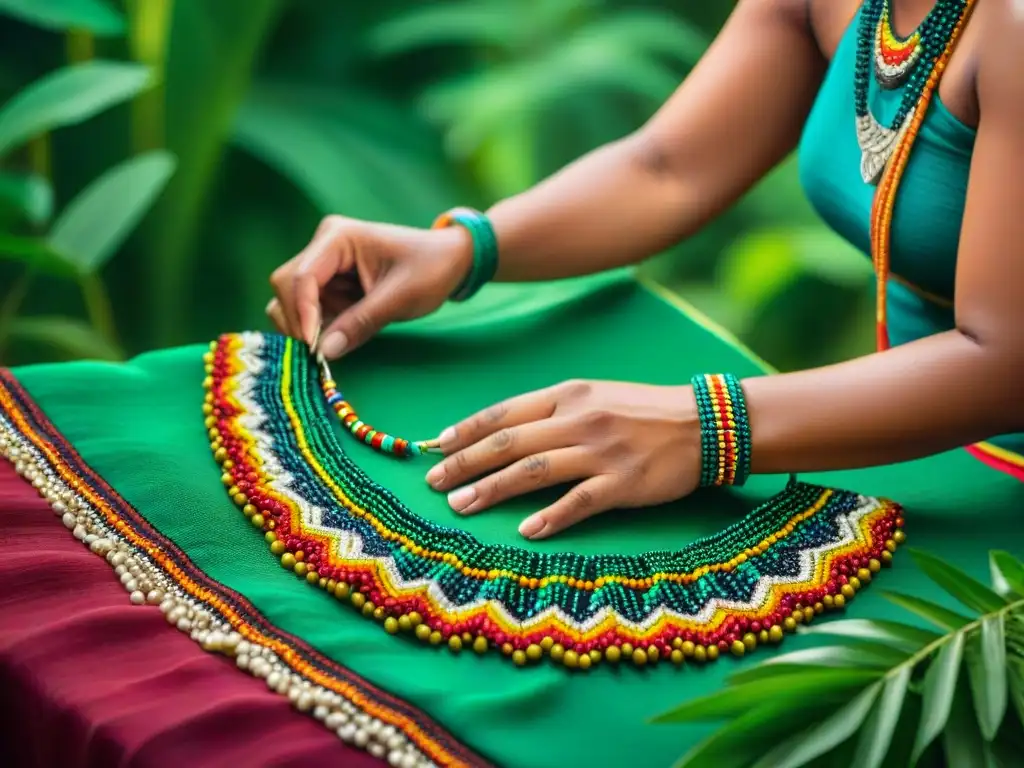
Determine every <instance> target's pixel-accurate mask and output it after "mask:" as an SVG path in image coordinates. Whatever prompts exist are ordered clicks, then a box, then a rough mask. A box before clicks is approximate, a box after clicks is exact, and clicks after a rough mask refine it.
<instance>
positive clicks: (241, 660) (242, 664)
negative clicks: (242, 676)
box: [235, 656, 249, 669]
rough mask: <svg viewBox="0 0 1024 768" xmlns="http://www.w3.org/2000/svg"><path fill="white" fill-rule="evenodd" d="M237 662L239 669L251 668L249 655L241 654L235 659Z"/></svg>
mask: <svg viewBox="0 0 1024 768" xmlns="http://www.w3.org/2000/svg"><path fill="white" fill-rule="evenodd" d="M235 664H237V665H238V668H239V669H248V668H249V657H248V656H239V657H238V658H236V659H235Z"/></svg>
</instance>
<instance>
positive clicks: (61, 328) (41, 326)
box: [9, 316, 124, 360]
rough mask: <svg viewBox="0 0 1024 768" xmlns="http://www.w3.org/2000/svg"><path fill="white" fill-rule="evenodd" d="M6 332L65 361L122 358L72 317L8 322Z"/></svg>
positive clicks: (93, 331) (110, 346)
mask: <svg viewBox="0 0 1024 768" xmlns="http://www.w3.org/2000/svg"><path fill="white" fill-rule="evenodd" d="M9 329H10V335H11V337H12V338H16V339H21V340H23V341H29V342H32V343H34V344H44V345H46V346H49V347H52V348H54V349H55V350H57V351H58V352H61V353H63V354H64V356H65V357H66V358H68V359H91V360H123V359H124V353H123V352H122V351H121V350H120V349H119V348H118V347H117V346H116V345H114V344H112V343H111V342H110V341H108V340H107V339H105V338H104V337H103V336H101V335H100V334H99V333H98V332H97V331H96V330H95V329H94V328H93V327H92V326H90V325H88V324H87V323H84V322H82V321H81V320H79V319H77V318H74V317H60V316H47V317H19V318H15V319H14V320H13V321H12V323H11V325H10V327H9Z"/></svg>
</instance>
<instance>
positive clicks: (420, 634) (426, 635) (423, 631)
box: [415, 624, 430, 640]
mask: <svg viewBox="0 0 1024 768" xmlns="http://www.w3.org/2000/svg"><path fill="white" fill-rule="evenodd" d="M415 632H416V639H417V640H429V639H430V627H428V626H427V625H426V624H417V625H416V630H415Z"/></svg>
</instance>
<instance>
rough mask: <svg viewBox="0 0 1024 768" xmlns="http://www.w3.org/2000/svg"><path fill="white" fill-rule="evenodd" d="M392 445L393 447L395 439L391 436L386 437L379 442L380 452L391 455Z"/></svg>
mask: <svg viewBox="0 0 1024 768" xmlns="http://www.w3.org/2000/svg"><path fill="white" fill-rule="evenodd" d="M394 445H395V438H393V437H392V436H391V435H388V436H387V437H385V438H384V439H383V440H381V442H380V449H381V450H382V451H386V452H387V453H391V449H392V447H393V446H394Z"/></svg>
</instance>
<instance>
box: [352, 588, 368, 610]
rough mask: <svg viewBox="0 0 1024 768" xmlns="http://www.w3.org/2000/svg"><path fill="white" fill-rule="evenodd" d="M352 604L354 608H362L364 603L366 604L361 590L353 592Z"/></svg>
mask: <svg viewBox="0 0 1024 768" xmlns="http://www.w3.org/2000/svg"><path fill="white" fill-rule="evenodd" d="M352 605H354V606H355V607H356V608H362V607H363V606H364V605H366V595H364V594H363V593H362V592H353V593H352Z"/></svg>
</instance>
